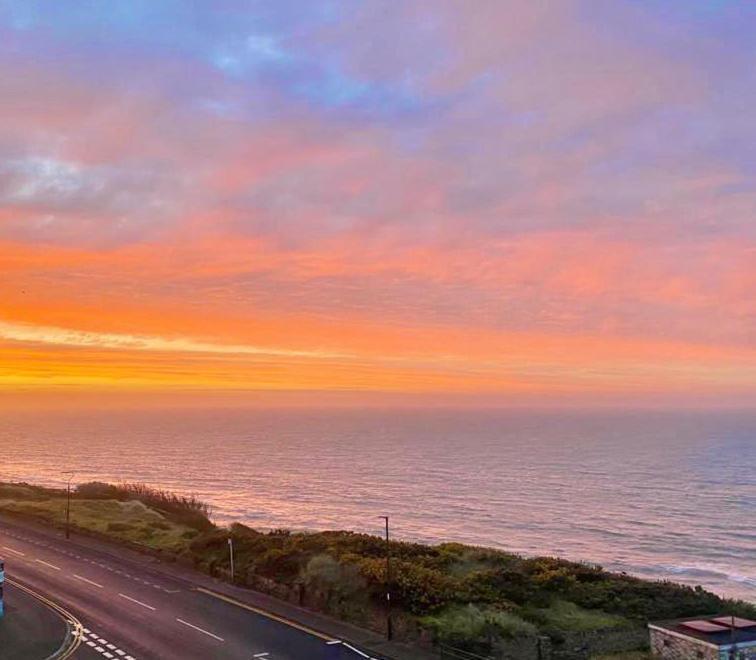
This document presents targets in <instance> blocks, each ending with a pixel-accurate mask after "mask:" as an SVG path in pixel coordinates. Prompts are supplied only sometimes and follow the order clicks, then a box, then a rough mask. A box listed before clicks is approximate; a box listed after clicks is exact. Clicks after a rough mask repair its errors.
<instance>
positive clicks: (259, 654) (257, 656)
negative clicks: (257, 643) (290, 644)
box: [252, 652, 270, 658]
mask: <svg viewBox="0 0 756 660" xmlns="http://www.w3.org/2000/svg"><path fill="white" fill-rule="evenodd" d="M268 655H270V653H267V652H266V653H255V654H254V655H253V656H252V657H253V658H264V657H265V656H268Z"/></svg>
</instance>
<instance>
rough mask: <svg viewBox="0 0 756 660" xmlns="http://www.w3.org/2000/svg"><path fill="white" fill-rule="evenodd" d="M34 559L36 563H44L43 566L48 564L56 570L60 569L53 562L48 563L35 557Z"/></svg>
mask: <svg viewBox="0 0 756 660" xmlns="http://www.w3.org/2000/svg"><path fill="white" fill-rule="evenodd" d="M34 561H36V562H37V563H38V564H44V565H45V566H49V567H50V568H54V569H55V570H56V571H59V570H60V567H59V566H56V565H55V564H50V563H48V562H46V561H42V560H41V559H35V560H34Z"/></svg>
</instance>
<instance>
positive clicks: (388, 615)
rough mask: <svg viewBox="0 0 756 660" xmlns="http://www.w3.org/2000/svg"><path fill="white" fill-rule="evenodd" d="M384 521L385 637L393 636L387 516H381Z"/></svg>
mask: <svg viewBox="0 0 756 660" xmlns="http://www.w3.org/2000/svg"><path fill="white" fill-rule="evenodd" d="M381 518H383V520H385V521H386V639H388V640H389V641H390V640H391V638H392V637H393V636H394V631H393V628H392V625H391V541H390V539H389V517H388V516H381Z"/></svg>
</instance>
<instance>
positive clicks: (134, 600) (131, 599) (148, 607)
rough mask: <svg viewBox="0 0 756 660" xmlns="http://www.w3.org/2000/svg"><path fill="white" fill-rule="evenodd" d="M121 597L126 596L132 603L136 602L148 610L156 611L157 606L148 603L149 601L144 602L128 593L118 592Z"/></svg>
mask: <svg viewBox="0 0 756 660" xmlns="http://www.w3.org/2000/svg"><path fill="white" fill-rule="evenodd" d="M118 595H119V596H120V597H121V598H125V599H126V600H130V601H131V602H132V603H136V604H137V605H141V606H142V607H146V608H147V609H148V610H152V611H153V612H154V611H155V608H154V607H152V605H148V604H147V603H143V602H142V601H141V600H137V599H136V598H132V597H131V596H127V595H126V594H118Z"/></svg>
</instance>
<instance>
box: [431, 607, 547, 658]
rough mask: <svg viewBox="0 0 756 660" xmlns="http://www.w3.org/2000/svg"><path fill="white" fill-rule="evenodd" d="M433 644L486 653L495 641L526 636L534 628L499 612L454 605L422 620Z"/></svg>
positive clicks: (534, 629) (530, 633) (507, 613)
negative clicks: (431, 634)
mask: <svg viewBox="0 0 756 660" xmlns="http://www.w3.org/2000/svg"><path fill="white" fill-rule="evenodd" d="M422 623H423V625H425V626H426V627H428V628H429V629H430V630H432V631H433V633H434V637H435V639H436V641H438V642H440V643H442V644H448V645H450V646H454V647H457V648H461V649H466V650H468V651H473V652H487V651H488V650H490V649H491V647H492V646H493V643H494V641H495V640H496V639H500V638H514V637H529V636H533V635H535V634H536V632H537V629H536V627H535V626H534V625H533V624H531V623H528V622H527V621H523V620H522V619H521V618H519V617H518V616H516V615H514V614H511V613H509V612H504V611H501V610H494V609H489V608H483V609H481V608H479V607H477V606H476V605H473V604H472V603H469V604H467V605H454V606H452V607H449V608H447V609H445V610H444V611H443V612H441V613H440V614H437V615H435V616H428V617H425V618H424V619H422Z"/></svg>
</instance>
